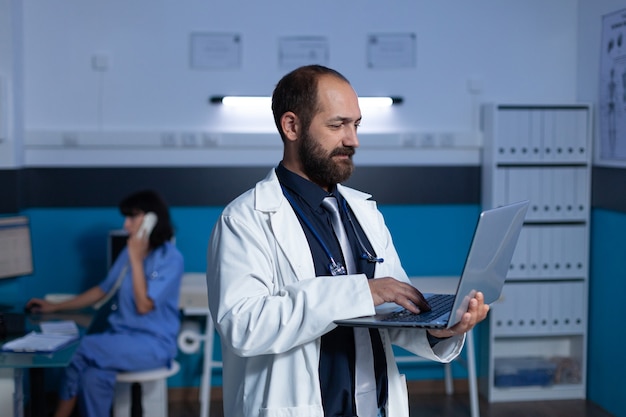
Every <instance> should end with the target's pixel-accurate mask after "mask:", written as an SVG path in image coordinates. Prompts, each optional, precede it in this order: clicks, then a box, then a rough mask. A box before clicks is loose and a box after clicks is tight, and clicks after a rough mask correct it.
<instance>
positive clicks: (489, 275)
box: [335, 200, 529, 329]
mask: <svg viewBox="0 0 626 417" xmlns="http://www.w3.org/2000/svg"><path fill="white" fill-rule="evenodd" d="M528 203H529V202H528V200H525V201H520V202H517V203H513V204H508V205H506V206H502V207H498V208H494V209H490V210H485V211H483V212H482V213H480V216H479V218H478V223H477V224H476V229H475V230H474V237H473V239H472V244H471V246H470V249H469V253H468V255H467V258H466V259H465V266H464V267H463V273H462V275H461V278H460V280H459V283H458V285H457V290H456V294H432V293H426V294H424V297H425V298H426V300H427V301H428V303H429V304H430V306H431V308H432V310H431V311H428V312H424V313H421V314H414V313H411V312H410V311H408V310H406V309H405V308H403V307H400V306H398V305H397V304H393V303H387V304H383V305H381V306H378V307H376V315H374V316H366V317H359V318H354V319H347V320H337V321H335V323H336V324H338V325H340V326H361V327H418V328H433V329H438V328H439V329H443V328H449V327H452V326H454V325H455V324H457V323H458V322H459V321H460V320H461V317H462V316H463V314H464V313H465V312H466V311H467V308H468V304H469V300H470V299H471V298H472V297H473V296H474V294H476V292H477V291H480V292H482V293H483V294H484V295H485V303H487V304H491V303H493V302H494V301H496V300H497V299H498V298H500V293H501V292H502V287H503V286H504V281H505V279H506V274H507V272H508V270H509V266H510V264H511V258H512V257H513V251H514V250H515V246H516V245H517V239H518V237H519V234H520V231H521V229H522V226H523V224H524V218H525V216H526V210H527V209H528Z"/></svg>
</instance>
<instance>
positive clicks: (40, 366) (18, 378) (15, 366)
mask: <svg viewBox="0 0 626 417" xmlns="http://www.w3.org/2000/svg"><path fill="white" fill-rule="evenodd" d="M93 317H94V313H93V312H90V311H86V312H82V311H81V312H66V313H54V314H36V315H31V316H27V319H26V320H27V323H26V331H27V332H28V331H30V330H35V329H37V328H38V326H39V323H42V322H46V321H53V320H74V321H75V322H76V324H77V325H78V327H79V330H80V335H81V336H82V335H83V334H85V332H86V329H87V328H88V327H89V325H90V324H91V321H92V319H93ZM4 342H5V341H3V342H2V343H4ZM79 343H80V339H79V340H76V341H75V342H73V343H71V344H70V345H68V346H66V347H64V348H63V349H59V350H57V351H56V352H53V353H12V352H0V369H2V370H3V371H4V370H9V373H11V372H12V374H13V375H12V376H13V378H12V379H13V386H14V388H13V389H14V394H13V401H12V403H13V407H12V408H13V416H15V417H21V416H22V415H23V414H24V409H23V399H24V395H23V380H24V371H25V370H28V372H29V376H30V404H31V413H30V414H31V415H32V416H37V417H38V416H45V415H47V414H46V412H47V411H46V401H45V383H44V382H45V381H44V372H45V369H46V368H65V367H66V366H67V365H69V363H70V360H71V359H72V356H73V355H74V351H75V350H76V348H77V347H78V345H79ZM3 375H5V374H4V372H3ZM7 376H8V375H7ZM1 407H2V409H0V414H2V415H3V416H4V415H6V414H5V413H6V411H5V409H4V407H6V406H5V405H2V406H1Z"/></svg>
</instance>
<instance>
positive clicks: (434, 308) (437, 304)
mask: <svg viewBox="0 0 626 417" xmlns="http://www.w3.org/2000/svg"><path fill="white" fill-rule="evenodd" d="M453 303H454V295H451V294H435V295H433V296H432V297H430V298H429V299H428V304H430V308H431V310H430V311H427V312H424V313H420V314H415V313H412V312H410V311H409V310H407V309H402V310H400V311H398V312H395V313H393V314H390V315H389V317H387V318H385V319H384V320H383V321H400V322H411V323H426V322H429V321H432V320H434V319H436V318H437V317H439V316H441V315H444V314H446V313H448V312H450V309H451V308H452V304H453Z"/></svg>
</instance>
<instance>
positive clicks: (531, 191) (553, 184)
mask: <svg viewBox="0 0 626 417" xmlns="http://www.w3.org/2000/svg"><path fill="white" fill-rule="evenodd" d="M499 171H500V175H497V176H496V177H495V178H494V179H495V181H494V184H493V187H494V189H493V193H492V195H493V196H494V205H495V206H496V207H497V206H501V205H505V204H508V203H514V202H516V201H521V200H530V206H529V208H528V212H527V214H526V220H527V221H585V220H586V219H587V216H588V211H589V190H588V184H589V181H588V178H587V177H588V175H589V170H588V169H587V168H585V167H566V166H560V167H550V168H536V167H515V168H513V167H508V168H500V169H499Z"/></svg>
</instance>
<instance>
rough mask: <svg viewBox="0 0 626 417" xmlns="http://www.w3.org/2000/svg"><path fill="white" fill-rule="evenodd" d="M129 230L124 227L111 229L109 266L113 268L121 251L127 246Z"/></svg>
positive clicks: (108, 247) (108, 251)
mask: <svg viewBox="0 0 626 417" xmlns="http://www.w3.org/2000/svg"><path fill="white" fill-rule="evenodd" d="M127 240H128V232H127V231H126V230H124V229H117V230H110V231H109V237H108V242H107V267H108V268H111V266H112V265H113V262H115V260H116V259H117V256H118V255H119V254H120V252H121V251H122V250H123V249H124V248H125V247H126V241H127Z"/></svg>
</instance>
